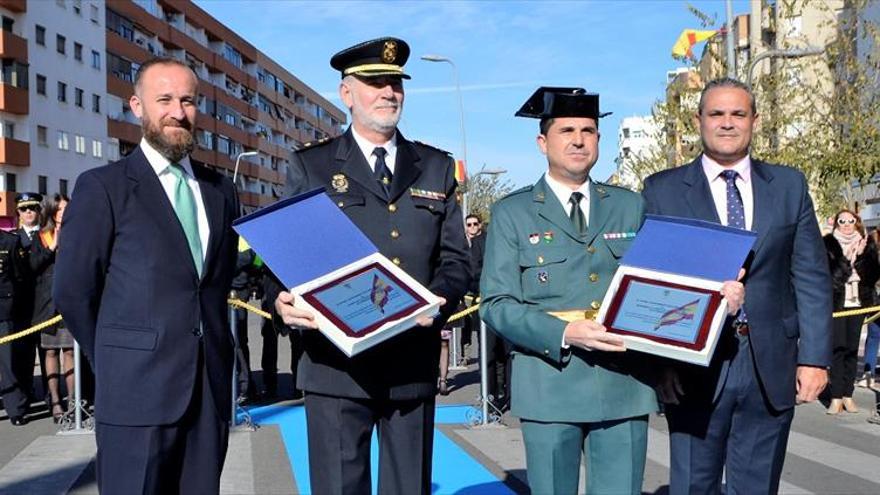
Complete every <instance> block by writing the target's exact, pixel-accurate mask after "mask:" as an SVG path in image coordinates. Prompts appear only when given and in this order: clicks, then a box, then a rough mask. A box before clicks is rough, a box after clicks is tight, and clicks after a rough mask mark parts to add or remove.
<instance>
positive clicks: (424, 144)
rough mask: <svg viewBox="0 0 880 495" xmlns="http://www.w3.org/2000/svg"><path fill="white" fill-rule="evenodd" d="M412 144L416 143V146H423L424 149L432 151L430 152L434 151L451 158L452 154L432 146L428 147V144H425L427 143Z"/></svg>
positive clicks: (417, 142)
mask: <svg viewBox="0 0 880 495" xmlns="http://www.w3.org/2000/svg"><path fill="white" fill-rule="evenodd" d="M413 142H414V143H416V144H418V145H421V146H424V147H425V148H429V149H432V150H434V151H439V152H440V153H443V154H446V155H449V156H452V153H450V152H448V151H446V150H444V149H441V148H438V147H436V146H433V145H430V144H427V143H423V142H421V141H413Z"/></svg>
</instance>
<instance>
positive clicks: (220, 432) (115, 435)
mask: <svg viewBox="0 0 880 495" xmlns="http://www.w3.org/2000/svg"><path fill="white" fill-rule="evenodd" d="M203 354H204V348H200V350H199V357H198V359H199V365H198V366H197V369H198V373H197V376H196V380H195V386H194V387H193V395H192V399H191V402H190V405H189V406H188V408H187V410H186V412H185V413H184V414H183V417H182V418H180V420H178V421H177V422H176V423H174V424H170V425H156V426H120V425H110V424H106V423H102V422H101V421H100V411H98V414H99V417H98V422H97V427H96V430H95V434H96V440H97V444H98V456H97V462H96V465H97V480H98V490H99V491H100V492H101V494H102V495H116V494H120V495H128V494H157V495H158V494H161V495H168V494H183V495H187V494H205V495H208V494H216V493H219V492H220V473H221V471H222V470H223V462H224V460H225V459H226V448H227V445H228V440H229V424H228V423H227V422H225V421H223V420H222V419H221V418H220V416H219V414H218V412H217V409H216V406H215V405H214V400H213V397H212V396H211V387H210V386H209V384H208V376H207V372H206V369H205V364H204V363H205V359H204V355H203ZM132 386H136V384H132ZM132 407H137V404H132Z"/></svg>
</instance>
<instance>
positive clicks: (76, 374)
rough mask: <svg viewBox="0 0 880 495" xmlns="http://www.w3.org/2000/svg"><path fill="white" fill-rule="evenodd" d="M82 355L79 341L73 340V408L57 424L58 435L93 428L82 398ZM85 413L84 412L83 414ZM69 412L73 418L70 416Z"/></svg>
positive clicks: (79, 433) (85, 432) (87, 431)
mask: <svg viewBox="0 0 880 495" xmlns="http://www.w3.org/2000/svg"><path fill="white" fill-rule="evenodd" d="M81 363H82V357H81V352H80V347H79V342H77V341H76V340H74V341H73V410H72V411H67V412H66V413H64V417H63V418H62V420H61V423H60V425H59V431H58V434H59V435H82V434H91V433H93V431H92V430H93V429H94V422H93V421H92V415H91V414H89V413H88V411H86V410H85V402H84V401H83V398H82V367H81ZM83 413H85V414H83ZM71 414H72V415H73V418H71V417H70V416H71ZM83 416H85V417H83Z"/></svg>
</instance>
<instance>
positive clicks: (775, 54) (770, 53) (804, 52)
mask: <svg viewBox="0 0 880 495" xmlns="http://www.w3.org/2000/svg"><path fill="white" fill-rule="evenodd" d="M823 53H825V49H824V48H821V47H818V46H808V47H806V48H795V49H791V50H767V51H766V52H763V53H759V54H758V55H756V56H755V58H753V59H752V61H751V63H749V71H748V79H747V80H746V81H747V82H748V85H749V88H751V87H752V76H753V75H754V72H755V67H757V65H758V62H760V61H761V60H764V59H765V58H801V57H809V56H812V55H821V54H823Z"/></svg>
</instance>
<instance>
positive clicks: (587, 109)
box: [514, 86, 611, 119]
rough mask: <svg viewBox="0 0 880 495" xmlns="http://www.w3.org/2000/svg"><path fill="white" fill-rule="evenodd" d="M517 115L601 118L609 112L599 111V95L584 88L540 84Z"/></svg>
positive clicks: (609, 113)
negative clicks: (552, 86)
mask: <svg viewBox="0 0 880 495" xmlns="http://www.w3.org/2000/svg"><path fill="white" fill-rule="evenodd" d="M514 115H515V116H517V117H529V118H533V119H550V118H554V117H589V118H593V119H601V118H602V117H605V116H606V115H611V112H600V111H599V95H598V94H597V93H587V90H585V89H584V88H551V87H546V86H541V87H540V88H538V89H537V90H536V91H535V92H534V94H532V96H530V97H529V99H528V100H526V102H525V103H524V104H523V106H522V108H520V109H519V111H517V112H516V114H514Z"/></svg>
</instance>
